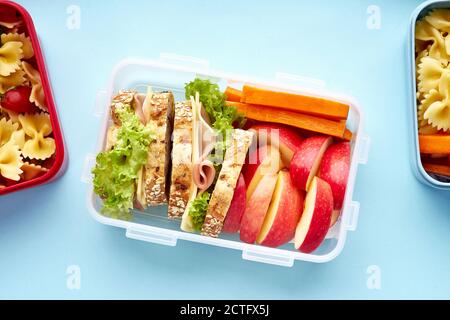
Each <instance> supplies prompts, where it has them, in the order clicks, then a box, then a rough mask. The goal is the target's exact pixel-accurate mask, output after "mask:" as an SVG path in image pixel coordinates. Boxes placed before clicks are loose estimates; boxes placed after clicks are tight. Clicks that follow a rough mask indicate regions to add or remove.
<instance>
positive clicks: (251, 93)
mask: <svg viewBox="0 0 450 320" xmlns="http://www.w3.org/2000/svg"><path fill="white" fill-rule="evenodd" d="M242 93H243V96H242V100H241V102H244V103H249V104H257V105H264V106H268V107H274V108H283V109H288V110H292V111H298V112H302V113H306V114H309V115H313V116H320V117H324V118H328V119H332V120H345V119H347V117H348V112H349V109H350V106H349V105H347V104H344V103H341V102H338V101H331V100H327V99H324V98H319V97H311V96H305V95H300V94H294V93H288V92H281V91H273V90H268V89H262V88H257V87H253V86H250V85H244V88H243V91H242Z"/></svg>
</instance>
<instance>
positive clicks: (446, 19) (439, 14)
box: [425, 9, 450, 33]
mask: <svg viewBox="0 0 450 320" xmlns="http://www.w3.org/2000/svg"><path fill="white" fill-rule="evenodd" d="M425 21H427V22H428V23H429V24H430V25H431V26H433V27H434V28H435V29H437V30H440V31H443V32H447V33H450V11H449V10H445V9H436V10H433V11H431V12H430V13H429V14H428V15H427V16H426V17H425Z"/></svg>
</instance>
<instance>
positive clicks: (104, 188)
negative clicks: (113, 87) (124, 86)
mask: <svg viewBox="0 0 450 320" xmlns="http://www.w3.org/2000/svg"><path fill="white" fill-rule="evenodd" d="M115 112H116V114H117V115H118V117H119V119H120V121H121V123H122V125H121V127H120V128H119V129H118V132H117V143H116V145H115V146H114V148H113V149H112V150H110V151H105V152H101V153H99V154H98V155H97V159H96V165H95V167H94V169H93V170H92V173H93V175H94V179H93V183H94V191H95V193H96V194H98V195H99V196H100V197H101V198H102V199H103V209H102V213H103V214H105V215H107V216H111V217H115V218H126V219H128V218H129V217H130V216H131V215H130V209H132V208H133V200H134V193H135V182H136V180H137V178H138V173H139V170H140V169H141V168H142V166H143V165H144V164H145V163H146V162H147V153H148V147H149V145H150V143H151V141H152V140H153V139H154V131H153V130H152V129H151V128H150V127H148V126H144V125H143V124H142V123H141V122H140V121H139V118H138V117H137V116H136V115H135V113H134V112H133V111H132V110H131V108H130V107H124V108H122V109H116V111H115Z"/></svg>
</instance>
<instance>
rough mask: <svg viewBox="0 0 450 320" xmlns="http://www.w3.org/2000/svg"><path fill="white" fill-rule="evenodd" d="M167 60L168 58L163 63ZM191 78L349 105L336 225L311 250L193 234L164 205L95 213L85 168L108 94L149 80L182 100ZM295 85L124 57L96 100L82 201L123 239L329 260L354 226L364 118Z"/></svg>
mask: <svg viewBox="0 0 450 320" xmlns="http://www.w3.org/2000/svg"><path fill="white" fill-rule="evenodd" d="M167 60H171V61H170V62H168V61H167ZM174 61H175V63H174ZM196 76H199V77H202V78H209V79H211V80H213V81H216V82H217V83H218V84H219V85H220V87H221V89H225V87H226V86H227V85H228V84H242V83H244V82H245V83H252V84H257V85H258V84H259V85H264V86H269V87H272V88H278V89H282V90H287V91H291V92H298V93H303V94H309V95H316V96H317V95H318V96H323V97H326V98H330V99H335V100H339V101H343V102H346V103H349V104H350V106H351V108H350V116H349V121H348V124H349V128H350V129H351V130H352V131H353V132H355V134H354V138H353V139H354V140H353V141H352V159H351V168H350V176H349V182H348V188H347V193H346V197H345V203H344V207H343V213H342V216H341V219H340V222H339V223H337V224H336V225H335V226H334V227H333V228H332V229H331V230H330V232H329V234H328V235H327V239H326V240H325V241H324V243H323V244H322V245H321V246H320V248H319V249H317V250H316V251H315V252H314V253H312V254H304V253H301V252H299V251H296V250H295V249H294V246H293V244H292V243H289V244H287V245H285V246H282V247H280V248H277V249H273V248H267V247H262V246H259V245H250V244H246V243H244V242H241V241H240V240H239V235H236V234H234V235H229V234H222V235H221V236H220V237H219V238H217V239H215V238H210V237H206V236H202V235H199V234H192V233H186V232H183V231H181V230H180V222H179V221H170V220H168V219H167V208H166V207H164V206H163V207H155V208H149V209H148V210H147V211H145V212H140V211H135V212H134V215H133V218H132V220H131V221H124V220H117V219H112V218H109V217H105V216H103V215H102V214H100V211H101V208H102V202H101V200H100V199H99V198H98V197H97V195H95V193H94V192H93V187H92V182H91V181H92V177H91V173H90V171H91V168H92V167H93V165H94V164H95V155H94V154H97V152H99V151H101V150H102V149H103V146H104V143H105V137H106V132H107V128H108V126H109V124H110V119H109V112H108V110H109V105H110V101H111V98H112V96H113V94H114V93H117V91H118V90H120V89H124V88H138V89H139V88H142V91H143V92H145V91H144V90H145V87H144V85H146V84H150V85H152V87H153V88H154V89H155V90H171V91H173V93H174V95H175V99H177V100H182V99H184V89H183V88H184V84H185V83H186V82H189V81H191V80H192V79H194V78H195V77H196ZM283 78H284V79H285V80H286V79H288V78H289V79H290V80H291V82H292V80H293V79H294V80H295V79H296V77H295V76H292V77H289V75H287V76H286V74H284V76H283ZM302 88H304V87H302V86H299V85H290V84H283V83H282V82H281V81H259V80H256V79H250V78H247V77H242V76H238V75H231V74H227V73H223V72H220V71H213V70H211V69H209V67H208V64H207V63H203V62H202V61H201V60H198V59H192V58H187V57H179V56H175V59H174V57H173V56H171V55H167V56H165V58H164V59H163V58H162V59H160V60H125V61H122V62H121V63H120V64H119V65H118V66H117V67H116V68H115V69H114V72H113V74H112V77H111V79H110V83H109V87H108V89H107V91H102V92H99V95H98V98H97V106H96V115H97V116H101V117H102V118H103V120H102V126H101V130H100V135H99V142H98V148H97V150H96V152H95V153H94V154H91V155H88V156H87V157H86V160H85V167H84V172H83V175H82V180H83V181H84V182H86V183H89V185H90V186H89V192H88V197H87V205H88V208H89V211H90V213H91V214H92V216H93V217H94V218H95V219H96V220H97V221H99V222H100V223H103V224H106V225H111V226H115V227H120V228H123V229H125V230H126V236H127V237H128V238H132V239H137V240H142V241H147V242H152V243H157V244H162V245H168V246H175V245H176V244H177V240H178V239H182V240H188V241H193V242H199V243H204V244H209V245H213V246H219V247H224V248H231V249H237V250H241V251H242V257H243V258H244V259H246V260H253V261H258V262H263V263H269V264H275V265H281V266H288V267H290V266H293V264H294V261H295V260H304V261H310V262H316V263H322V262H327V261H330V260H332V259H334V258H335V257H336V256H338V255H339V253H340V252H341V251H342V249H343V247H344V243H345V239H346V236H347V232H348V231H354V230H356V226H357V222H358V213H359V208H360V205H359V203H358V202H356V201H353V200H352V195H353V187H354V183H355V178H356V173H357V170H358V165H359V164H365V163H366V162H367V157H368V150H369V144H370V139H369V137H368V136H367V135H366V134H365V133H364V131H363V125H364V118H363V113H362V110H361V109H360V107H359V105H358V104H357V103H356V102H355V101H354V100H353V99H350V98H346V97H342V96H337V95H332V94H329V93H327V92H325V91H324V90H317V89H316V90H308V91H307V92H305V90H304V89H302Z"/></svg>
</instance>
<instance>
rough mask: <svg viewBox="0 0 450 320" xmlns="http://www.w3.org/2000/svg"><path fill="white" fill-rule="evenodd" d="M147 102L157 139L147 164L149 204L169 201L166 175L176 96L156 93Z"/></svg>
mask: <svg viewBox="0 0 450 320" xmlns="http://www.w3.org/2000/svg"><path fill="white" fill-rule="evenodd" d="M148 99H150V101H148V102H147V103H146V104H145V107H146V108H149V109H150V110H149V112H148V115H149V118H148V119H147V124H148V125H151V126H152V127H153V128H155V134H156V135H155V140H154V141H152V143H151V144H150V146H149V152H148V159H147V164H146V165H145V179H144V181H145V198H146V201H147V205H150V206H158V205H163V204H166V203H167V192H166V191H167V190H166V175H167V174H168V171H169V164H170V148H169V147H168V146H169V145H170V134H171V132H172V123H173V109H174V108H173V105H174V97H173V94H172V93H171V92H161V93H154V94H152V95H151V97H149V98H148Z"/></svg>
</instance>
